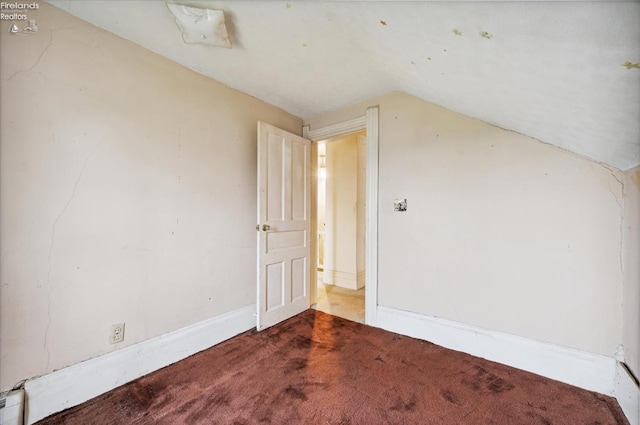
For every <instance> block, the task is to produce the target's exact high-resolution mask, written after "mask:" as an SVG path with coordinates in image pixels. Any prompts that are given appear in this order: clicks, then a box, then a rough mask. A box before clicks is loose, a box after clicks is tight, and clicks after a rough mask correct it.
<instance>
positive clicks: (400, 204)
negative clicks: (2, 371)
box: [393, 199, 407, 211]
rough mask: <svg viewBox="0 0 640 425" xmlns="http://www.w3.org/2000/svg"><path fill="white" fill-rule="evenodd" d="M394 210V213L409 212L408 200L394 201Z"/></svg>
mask: <svg viewBox="0 0 640 425" xmlns="http://www.w3.org/2000/svg"><path fill="white" fill-rule="evenodd" d="M393 210H394V211H406V210H407V200H406V199H396V200H395V201H393Z"/></svg>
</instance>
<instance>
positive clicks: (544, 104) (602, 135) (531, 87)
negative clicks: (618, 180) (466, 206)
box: [50, 0, 640, 170]
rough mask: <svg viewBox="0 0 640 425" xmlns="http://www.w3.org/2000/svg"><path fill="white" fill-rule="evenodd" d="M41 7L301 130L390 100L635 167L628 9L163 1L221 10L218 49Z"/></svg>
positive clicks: (86, 7) (150, 28) (636, 9)
mask: <svg viewBox="0 0 640 425" xmlns="http://www.w3.org/2000/svg"><path fill="white" fill-rule="evenodd" d="M50 3H52V4H53V5H55V6H57V7H59V8H62V9H64V10H66V11H68V12H70V13H71V14H73V15H76V16H78V17H80V18H82V19H84V20H86V21H89V22H91V23H93V24H95V25H97V26H99V27H101V28H104V29H106V30H108V31H111V32H113V33H115V34H118V35H120V36H122V37H124V38H126V39H129V40H131V41H132V42H134V43H137V44H139V45H141V46H143V47H146V48H148V49H150V50H152V51H154V52H157V53H159V54H161V55H163V56H166V57H168V58H170V59H172V60H175V61H177V62H179V63H182V64H184V65H186V66H187V67H190V68H192V69H194V70H196V71H198V72H200V73H202V74H204V75H207V76H209V77H211V78H214V79H216V80H218V81H221V82H222V83H224V84H227V85H228V86H231V87H233V88H236V89H238V90H241V91H243V92H245V93H248V94H250V95H252V96H255V97H257V98H259V99H263V100H265V101H267V102H269V103H271V104H274V105H276V106H279V107H281V108H282V109H284V110H286V111H288V112H290V113H292V114H294V115H297V116H299V117H301V118H307V117H310V116H313V115H316V114H320V113H323V112H327V111H331V110H335V109H338V108H340V107H343V106H346V105H349V104H352V103H355V102H358V101H362V100H366V99H368V98H371V97H373V96H377V95H381V94H384V93H387V92H390V91H393V90H401V91H404V92H407V93H409V94H412V95H415V96H417V97H420V98H422V99H424V100H426V101H429V102H433V103H436V104H439V105H442V106H444V107H447V108H449V109H451V110H454V111H456V112H460V113H463V114H466V115H469V116H471V117H475V118H479V119H481V120H483V121H486V122H489V123H492V124H495V125H497V126H500V127H503V128H505V129H509V130H513V131H517V132H519V133H523V134H526V135H528V136H532V137H535V138H537V139H539V140H541V141H542V142H545V143H550V144H553V145H556V146H559V147H561V148H564V149H567V150H570V151H573V152H576V153H578V154H581V155H583V156H586V157H588V158H591V159H593V160H596V161H599V162H602V163H605V164H608V165H612V166H615V167H617V168H619V169H623V170H624V169H628V168H631V167H633V166H636V165H638V164H640V69H639V67H638V62H640V3H638V2H615V1H603V2H580V1H569V2H544V1H543V2H480V1H476V2H455V1H451V2H418V1H413V2H364V1H356V2H303V1H294V0H289V1H288V2H287V1H180V0H176V3H180V4H185V5H189V6H195V7H207V8H211V9H220V10H224V12H225V16H226V20H227V28H228V30H229V35H230V38H231V43H232V45H233V48H232V49H225V48H214V47H209V46H204V45H191V44H185V43H184V42H183V39H182V36H181V33H180V31H179V30H178V28H177V26H176V23H175V21H174V19H173V16H172V15H171V13H170V12H169V9H168V7H167V5H166V3H165V2H163V1H150V0H142V1H135V0H132V1H114V0H108V1H97V0H94V1H78V0H52V1H50Z"/></svg>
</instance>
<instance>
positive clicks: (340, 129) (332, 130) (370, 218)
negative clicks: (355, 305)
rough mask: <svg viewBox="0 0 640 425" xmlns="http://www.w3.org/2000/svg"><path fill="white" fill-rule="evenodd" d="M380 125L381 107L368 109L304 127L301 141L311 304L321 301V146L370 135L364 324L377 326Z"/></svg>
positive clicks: (368, 137) (366, 212) (367, 161)
mask: <svg viewBox="0 0 640 425" xmlns="http://www.w3.org/2000/svg"><path fill="white" fill-rule="evenodd" d="M378 121H379V107H378V106H372V107H370V108H367V113H366V115H365V116H364V117H359V118H355V119H352V120H349V121H344V122H341V123H338V124H334V125H330V126H326V127H321V128H317V129H314V130H312V129H311V126H310V125H305V126H304V127H302V137H304V138H305V139H309V140H311V142H312V143H311V167H309V168H310V172H311V232H309V233H310V235H309V236H310V241H309V243H310V245H311V260H312V263H311V264H312V265H313V266H312V267H310V270H311V276H310V294H309V295H310V302H311V304H315V303H316V302H317V298H318V269H317V267H316V258H317V254H318V253H317V243H318V242H317V240H316V239H317V234H318V144H317V143H316V142H319V141H321V140H326V139H329V138H332V137H336V136H342V135H344V134H348V133H354V132H356V131H360V130H366V133H367V160H366V167H367V170H366V179H365V185H366V200H365V202H366V207H365V227H366V229H365V280H364V282H365V289H364V294H365V319H364V320H365V323H366V324H367V325H371V326H375V323H376V317H377V314H376V313H377V308H378Z"/></svg>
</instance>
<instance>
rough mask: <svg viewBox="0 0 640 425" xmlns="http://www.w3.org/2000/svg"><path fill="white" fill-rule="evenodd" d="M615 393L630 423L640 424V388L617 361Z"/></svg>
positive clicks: (632, 424) (633, 424)
mask: <svg viewBox="0 0 640 425" xmlns="http://www.w3.org/2000/svg"><path fill="white" fill-rule="evenodd" d="M615 395H616V399H617V400H618V404H619V405H620V407H621V408H622V411H623V412H624V414H625V416H626V417H627V420H628V421H629V423H630V424H631V425H640V388H638V386H637V385H636V383H635V382H634V381H633V379H632V378H631V376H629V373H628V372H627V371H626V370H625V369H624V367H622V365H621V364H620V363H619V362H616V377H615Z"/></svg>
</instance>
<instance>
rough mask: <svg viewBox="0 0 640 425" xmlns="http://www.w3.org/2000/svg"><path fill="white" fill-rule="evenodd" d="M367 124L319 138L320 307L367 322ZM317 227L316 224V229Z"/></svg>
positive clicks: (318, 252) (317, 192) (318, 293)
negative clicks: (365, 128) (362, 128)
mask: <svg viewBox="0 0 640 425" xmlns="http://www.w3.org/2000/svg"><path fill="white" fill-rule="evenodd" d="M366 144H367V139H366V130H360V131H357V132H353V133H349V134H344V135H340V136H335V137H332V138H329V139H326V140H322V141H319V142H317V151H318V153H317V179H316V190H315V193H316V207H317V211H316V214H317V220H316V222H315V223H316V226H315V227H316V229H315V235H316V241H317V244H316V256H315V257H316V258H315V266H316V269H317V279H316V280H315V282H314V281H312V282H311V284H312V285H313V284H315V285H317V287H316V291H317V292H316V293H317V296H316V304H315V307H314V308H316V309H317V310H320V311H323V312H325V313H329V314H332V315H335V316H339V317H343V318H345V319H349V320H352V321H355V322H359V323H365V246H366V243H365V234H366V224H365V222H366V204H365V200H366V193H367V192H366V164H367V147H366ZM312 231H314V230H312Z"/></svg>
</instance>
